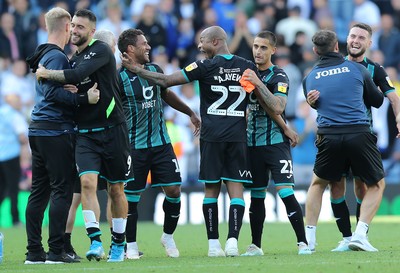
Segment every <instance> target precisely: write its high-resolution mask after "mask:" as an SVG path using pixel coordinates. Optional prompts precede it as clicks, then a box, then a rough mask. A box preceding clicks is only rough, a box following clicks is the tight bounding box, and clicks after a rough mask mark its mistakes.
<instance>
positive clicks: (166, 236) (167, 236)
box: [162, 232, 174, 239]
mask: <svg viewBox="0 0 400 273" xmlns="http://www.w3.org/2000/svg"><path fill="white" fill-rule="evenodd" d="M162 237H163V238H164V239H172V238H173V237H174V235H173V234H167V233H165V232H163V234H162Z"/></svg>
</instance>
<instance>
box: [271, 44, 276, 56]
mask: <svg viewBox="0 0 400 273" xmlns="http://www.w3.org/2000/svg"><path fill="white" fill-rule="evenodd" d="M275 52H276V46H274V47H273V48H272V49H271V55H274V54H275Z"/></svg>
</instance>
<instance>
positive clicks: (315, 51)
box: [312, 46, 319, 55]
mask: <svg viewBox="0 0 400 273" xmlns="http://www.w3.org/2000/svg"><path fill="white" fill-rule="evenodd" d="M312 50H313V52H314V53H315V54H316V55H319V54H318V51H317V49H316V48H315V46H313V48H312Z"/></svg>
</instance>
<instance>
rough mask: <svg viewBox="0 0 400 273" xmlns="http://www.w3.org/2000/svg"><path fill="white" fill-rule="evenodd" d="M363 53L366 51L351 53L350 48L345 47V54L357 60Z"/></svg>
mask: <svg viewBox="0 0 400 273" xmlns="http://www.w3.org/2000/svg"><path fill="white" fill-rule="evenodd" d="M365 51H366V49H362V50H360V51H359V52H357V53H351V48H350V47H347V53H348V54H349V55H350V56H351V57H353V58H358V57H360V56H362V55H364V53H365Z"/></svg>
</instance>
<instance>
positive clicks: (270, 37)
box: [256, 30, 277, 46]
mask: <svg viewBox="0 0 400 273" xmlns="http://www.w3.org/2000/svg"><path fill="white" fill-rule="evenodd" d="M257 37H259V38H262V39H268V41H269V44H270V45H272V46H276V43H277V39H276V36H275V34H274V33H272V32H271V31H268V30H264V31H261V32H259V33H258V34H257V35H256V38H257Z"/></svg>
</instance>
